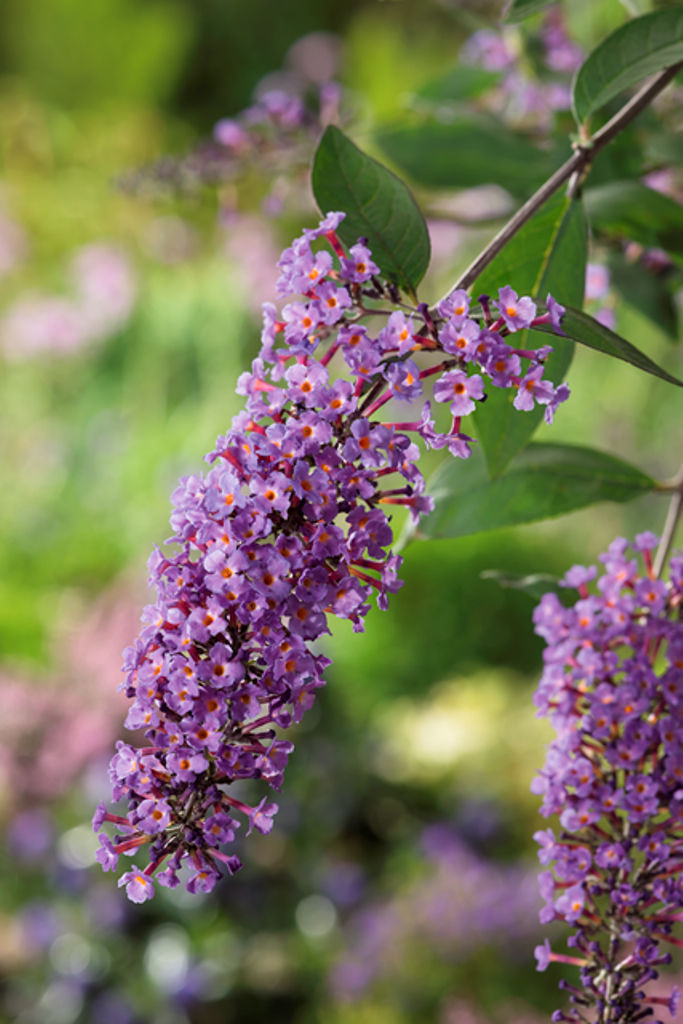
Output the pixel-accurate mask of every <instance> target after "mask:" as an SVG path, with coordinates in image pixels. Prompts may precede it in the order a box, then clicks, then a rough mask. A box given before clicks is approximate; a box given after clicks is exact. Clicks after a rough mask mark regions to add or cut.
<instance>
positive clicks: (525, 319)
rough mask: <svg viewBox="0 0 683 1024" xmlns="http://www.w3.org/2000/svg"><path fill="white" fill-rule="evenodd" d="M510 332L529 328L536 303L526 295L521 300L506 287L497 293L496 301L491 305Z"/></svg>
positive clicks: (534, 314) (534, 313) (514, 292)
mask: <svg viewBox="0 0 683 1024" xmlns="http://www.w3.org/2000/svg"><path fill="white" fill-rule="evenodd" d="M493 305H494V306H496V308H497V309H498V312H499V313H500V315H501V317H502V318H503V320H504V321H505V323H506V325H507V326H508V327H509V329H510V330H511V331H519V330H522V328H524V327H529V325H530V324H531V321H532V320H533V319H534V317H535V316H536V303H535V302H534V301H533V300H532V299H530V298H529V296H528V295H525V296H523V297H522V298H521V299H520V298H519V296H518V295H517V292H516V291H514V290H513V289H512V288H510V286H509V285H506V286H505V288H501V289H500V290H499V292H498V301H497V302H494V303H493Z"/></svg>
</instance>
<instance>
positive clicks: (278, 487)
mask: <svg viewBox="0 0 683 1024" xmlns="http://www.w3.org/2000/svg"><path fill="white" fill-rule="evenodd" d="M342 218H343V214H340V213H332V214H328V215H327V216H326V217H325V218H324V220H323V221H322V222H321V223H320V225H319V226H318V227H317V228H316V229H314V230H307V231H305V232H304V234H303V236H302V237H301V238H299V239H297V240H296V241H295V242H294V243H293V244H292V246H291V247H290V248H288V249H287V250H286V251H285V252H284V253H283V255H282V258H281V259H280V263H279V267H280V270H281V275H280V278H279V281H278V285H277V288H278V291H279V292H280V294H281V295H282V296H285V297H286V298H287V300H288V301H286V302H285V303H284V305H283V307H282V309H281V311H280V312H278V310H277V309H276V307H275V306H274V305H273V304H266V305H265V306H264V313H263V332H262V348H261V352H260V354H259V356H258V358H257V359H255V360H254V363H253V365H252V369H251V371H250V372H248V373H244V374H243V375H242V376H241V377H240V380H239V383H238V388H237V390H238V393H239V394H242V395H244V396H245V399H246V407H245V410H244V412H242V413H240V414H238V415H237V416H236V417H235V419H234V420H233V424H232V428H231V429H230V430H229V431H228V433H227V434H226V435H225V436H223V437H219V438H218V441H217V444H216V447H215V449H214V450H213V451H212V452H211V453H210V454H209V455H208V456H207V460H208V462H209V463H210V464H211V469H210V470H209V471H208V472H207V474H206V475H205V476H203V477H202V476H190V477H187V478H185V479H183V480H182V481H181V483H180V486H179V487H178V489H177V490H176V491H175V493H174V494H173V504H174V509H173V513H172V515H171V525H172V527H173V535H172V537H171V538H170V541H169V543H172V544H173V545H174V547H173V548H172V549H170V550H168V551H167V552H166V553H163V552H162V551H161V550H156V551H155V553H154V554H153V555H152V558H151V561H150V571H151V577H150V583H151V585H152V586H154V587H155V588H156V591H157V601H156V603H155V604H153V605H151V606H149V607H148V608H147V609H146V610H145V612H144V614H143V622H144V623H145V625H144V627H143V629H142V632H141V633H140V635H139V637H138V639H137V641H136V642H135V644H134V646H133V647H131V648H129V649H128V650H127V651H126V653H125V664H124V669H125V671H126V673H127V676H126V682H125V684H124V687H125V689H126V693H127V696H128V697H129V698H130V699H131V700H132V704H131V707H130V710H129V713H128V717H127V719H126V725H127V727H128V728H130V729H143V730H145V735H146V738H147V745H146V746H144V747H143V748H142V749H135V748H133V747H132V746H130V745H129V744H127V743H123V742H120V743H119V744H118V748H117V752H116V754H115V756H114V758H113V760H112V762H111V766H110V776H111V781H112V785H113V797H114V800H126V801H127V802H128V811H127V815H126V816H125V817H124V816H123V815H116V814H109V813H108V812H107V811H106V808H105V807H104V805H100V807H99V808H98V810H97V813H96V815H95V818H94V826H95V828H96V830H97V831H100V830H101V828H102V825H103V823H104V822H105V821H106V822H112V823H114V824H115V825H117V826H118V833H119V834H118V835H117V836H116V837H115V839H114V840H113V841H112V840H111V839H110V838H109V837H108V836H107V835H106V834H105V833H101V834H100V844H101V846H100V849H99V851H98V859H99V861H100V863H101V864H102V866H103V867H104V868H105V869H109V868H114V867H115V865H116V863H117V859H118V855H119V854H120V853H123V852H126V853H132V852H133V851H135V850H137V849H138V848H139V847H140V846H142V845H145V844H150V862H149V864H148V866H147V867H146V868H145V869H144V870H139V869H138V868H137V867H133V868H132V869H131V870H130V871H128V872H127V873H126V874H125V875H124V876H123V878H122V879H121V881H120V884H123V885H126V887H127V892H128V895H129V897H130V898H131V899H133V900H135V901H138V902H140V901H142V900H145V899H147V898H149V897H150V896H151V895H152V894H153V883H152V875H154V873H155V872H157V870H158V869H159V868H160V867H161V865H162V862H165V867H164V868H163V870H160V871H159V873H158V874H157V875H156V878H157V880H158V881H159V882H160V883H161V884H162V885H166V886H171V887H173V886H176V885H178V884H179V877H178V869H179V868H180V866H181V863H182V862H184V861H187V862H188V864H189V866H190V868H191V875H190V877H189V880H188V881H187V883H186V884H187V888H188V889H189V890H190V891H192V892H197V891H209V890H210V889H211V888H212V887H213V885H214V884H215V882H216V880H217V878H218V877H219V876H220V874H221V873H222V872H223V871H224V870H225V871H227V872H228V873H233V872H234V871H236V870H237V868H238V867H239V866H240V864H239V860H238V859H237V857H236V856H235V855H230V854H226V853H225V852H223V851H222V849H221V846H222V845H223V844H225V843H229V842H230V841H231V840H232V839H233V838H234V834H235V830H236V829H237V827H238V824H239V823H238V821H237V820H236V817H235V815H236V812H239V813H240V814H243V815H245V816H246V818H247V820H248V822H249V830H250V831H251V829H252V828H256V829H258V830H259V831H261V832H268V831H269V830H270V828H271V827H272V817H273V814H274V813H275V811H276V810H277V807H276V805H275V804H274V803H270V802H268V800H267V799H266V798H264V799H262V800H261V801H260V803H259V804H258V805H257V806H250V805H248V804H246V803H244V802H243V801H242V800H240V799H238V798H237V797H236V796H235V795H233V794H232V793H231V792H230V791H229V789H228V787H229V785H230V784H231V783H233V782H235V781H237V780H243V779H263V780H264V781H265V782H266V783H268V785H270V786H271V787H273V788H276V789H277V788H279V787H280V785H281V783H282V777H283V772H284V768H285V765H286V763H287V759H288V756H289V754H290V753H291V751H292V749H293V745H292V743H291V742H289V741H287V740H283V739H281V738H278V737H279V733H278V730H281V729H286V728H287V727H288V726H289V725H291V724H292V723H293V722H298V721H299V720H300V718H301V716H302V715H303V713H304V712H305V711H306V710H307V709H308V708H310V707H311V705H312V703H313V701H314V698H315V693H316V690H317V689H318V688H319V687H320V686H321V685H322V684H323V670H324V669H325V667H326V666H327V665H328V664H329V661H328V659H327V658H325V657H324V656H323V655H321V654H319V653H315V652H314V650H313V649H312V648H311V644H312V643H313V641H315V640H317V639H318V638H319V637H320V636H321V635H322V634H324V633H328V632H329V629H328V625H327V616H328V615H329V614H332V615H336V616H338V617H339V618H344V619H349V620H350V621H351V623H352V625H353V628H354V630H362V628H363V618H364V616H365V615H366V613H367V611H368V608H369V603H368V598H369V596H370V595H371V594H372V593H373V592H376V594H377V603H378V605H379V606H380V607H381V608H384V607H386V605H387V600H388V595H389V594H390V593H391V592H392V591H395V590H396V589H397V588H398V587H399V586H400V582H399V580H398V578H397V573H398V569H399V566H400V563H401V559H400V558H399V557H398V556H396V555H392V554H391V553H390V546H391V544H392V541H393V533H392V528H391V525H390V519H389V516H388V514H387V511H386V508H387V506H389V507H391V506H394V505H400V506H404V507H406V508H407V509H408V510H409V511H410V513H411V515H412V516H413V517H414V518H415V519H418V518H419V517H420V515H421V514H423V513H425V512H428V511H429V510H430V508H431V505H432V502H431V499H429V498H428V497H427V496H426V495H425V494H424V480H423V478H422V475H421V473H420V471H419V470H418V468H417V459H418V457H419V448H418V446H417V445H416V443H415V441H414V440H411V437H410V436H409V434H410V433H411V432H412V433H414V434H416V435H418V436H419V437H421V438H422V439H423V441H424V442H426V444H427V445H429V446H431V447H434V448H443V447H447V448H449V449H450V451H451V452H452V453H453V454H454V455H457V456H460V457H467V456H468V455H469V454H470V448H469V445H470V442H471V438H470V437H468V436H467V435H466V434H464V433H463V432H462V431H461V420H462V418H463V417H464V416H466V415H467V414H468V413H470V412H471V411H472V410H473V409H474V408H475V405H476V403H477V402H480V401H482V400H483V398H484V397H485V394H484V380H485V378H487V379H488V380H489V381H490V382H491V383H492V384H494V385H495V386H498V387H515V388H517V395H516V397H515V405H516V406H517V407H518V408H520V409H527V408H531V406H533V404H534V402H540V403H541V404H544V405H545V406H546V415H547V417H548V418H549V419H551V418H552V414H553V410H554V409H555V407H556V406H557V404H558V402H560V401H563V400H564V399H565V398H566V397H567V394H568V389H567V388H566V385H562V386H560V387H559V388H554V387H553V386H552V385H550V384H549V383H548V382H546V381H544V380H543V378H542V374H543V359H544V357H545V355H546V354H547V352H548V349H547V348H544V349H541V350H540V351H539V352H531V351H522V350H518V349H514V348H512V347H511V346H510V345H509V344H508V343H507V342H506V340H505V336H506V335H507V334H509V333H510V332H512V331H515V330H518V329H520V328H523V327H528V326H530V325H532V324H536V323H539V322H550V323H553V324H555V326H556V327H558V329H559V319H560V316H561V314H562V308H561V307H560V306H558V304H557V303H556V302H554V300H553V299H552V298H551V297H548V302H547V306H548V309H547V312H545V313H542V314H540V315H539V316H537V311H536V306H535V304H534V303H533V302H532V301H531V299H529V298H524V297H522V298H519V297H518V296H517V295H516V294H515V292H513V291H512V289H511V288H503V289H501V292H500V295H499V298H498V300H497V302H494V303H490V302H489V300H488V299H487V298H486V297H483V298H482V299H480V304H481V309H482V312H481V315H480V316H479V318H477V317H476V316H475V314H474V311H473V310H470V308H469V307H470V299H469V297H468V296H467V294H466V293H465V292H462V291H457V292H454V293H453V294H452V295H450V296H449V297H448V299H447V300H445V301H444V302H442V303H441V304H440V305H439V307H438V310H437V311H436V312H434V313H430V312H429V311H428V310H427V308H426V307H425V306H420V307H418V308H417V309H414V310H411V309H409V307H404V306H402V304H401V303H400V301H399V295H398V292H397V289H396V288H395V286H393V285H391V284H387V283H385V282H383V281H382V280H381V278H380V276H379V271H378V268H377V266H376V265H375V263H374V262H373V260H372V255H371V253H370V251H369V250H368V248H367V246H366V244H365V242H364V241H363V240H359V241H358V243H357V244H356V245H353V246H351V248H350V249H349V250H348V251H347V250H345V249H344V248H343V247H342V245H341V243H340V241H339V239H338V237H337V235H336V232H335V229H336V228H337V226H338V225H339V223H340V221H341V220H342ZM325 241H327V243H329V247H327V246H325V244H324V243H325ZM335 257H336V262H335ZM387 302H389V303H390V308H389V309H387V308H386V303H387ZM490 306H493V307H494V308H495V309H497V315H496V314H494V313H493V312H491V309H490ZM396 307H398V308H396ZM405 309H408V313H407V315H406V312H404V310H405ZM367 319H370V320H371V323H373V324H381V325H383V326H381V329H379V331H378V332H377V333H376V334H371V333H370V328H369V327H368V326H367V325H366V324H364V323H362V322H361V321H363V320H367ZM321 353H322V354H321ZM335 357H336V362H337V364H341V365H340V368H339V372H340V374H343V376H338V377H337V378H336V379H335V378H333V377H332V375H331V373H330V369H329V367H330V364H331V362H332V360H333V359H335ZM523 360H524V362H525V364H526V366H527V368H526V370H523V369H522V361H523ZM473 371H478V372H473ZM429 377H435V378H436V383H435V385H434V398H435V400H436V401H437V402H442V403H445V404H447V405H448V406H449V409H450V412H451V426H450V429H449V430H448V431H447V432H446V433H442V432H440V431H438V430H437V429H436V427H435V425H434V422H433V420H432V419H431V417H430V407H429V403H428V402H424V404H423V407H422V410H421V412H420V414H419V415H418V416H417V418H416V419H414V420H412V421H410V422H405V423H398V422H392V421H386V422H381V421H379V420H378V419H376V418H375V413H377V411H378V410H379V409H381V408H382V407H383V406H385V405H386V403H388V402H389V401H390V400H391V399H395V400H405V401H412V400H414V399H416V398H419V397H421V396H422V392H423V387H424V382H425V380H426V379H427V378H429Z"/></svg>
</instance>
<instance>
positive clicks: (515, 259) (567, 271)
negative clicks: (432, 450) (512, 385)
mask: <svg viewBox="0 0 683 1024" xmlns="http://www.w3.org/2000/svg"><path fill="white" fill-rule="evenodd" d="M586 255H587V243H586V223H585V218H584V214H583V209H582V206H581V200H580V199H568V198H567V197H566V196H563V195H560V194H556V195H555V196H553V197H552V198H551V199H549V200H548V202H547V203H546V204H545V205H544V206H543V207H542V208H541V209H540V210H539V211H538V213H537V214H536V215H535V216H534V217H532V219H531V220H530V221H529V222H528V223H527V224H525V225H524V227H523V228H522V229H521V231H519V232H518V233H517V234H516V235H515V237H514V238H513V239H512V240H511V241H510V242H509V243H508V245H507V246H506V247H505V248H504V249H503V251H502V252H500V253H499V254H498V256H496V258H495V259H494V260H493V261H492V263H490V264H489V266H488V267H487V268H486V270H484V272H483V273H482V274H481V276H480V277H479V278H478V279H477V280H476V281H475V283H474V286H473V289H472V294H473V295H474V296H475V297H476V296H478V295H481V294H482V292H483V293H486V294H488V295H492V296H493V297H494V298H497V295H498V289H499V288H502V287H503V285H506V284H509V285H511V286H512V288H514V289H515V291H516V292H517V293H518V294H520V295H533V296H538V298H539V299H540V300H541V301H542V302H545V299H546V296H547V294H548V292H550V294H551V295H552V296H553V298H555V299H557V301H558V302H561V303H562V305H566V303H572V304H576V305H577V306H580V305H581V303H582V302H583V291H584V286H585V282H586ZM528 344H529V343H528V338H527V332H526V331H524V332H521V333H519V334H516V335H515V346H516V347H518V348H527V347H528ZM552 345H553V352H552V355H551V356H550V357H549V359H548V363H547V367H548V368H547V372H546V374H545V376H546V377H547V379H548V380H551V381H553V382H554V383H555V384H561V383H562V381H563V380H564V377H565V374H566V372H567V370H568V369H569V364H570V363H571V359H572V355H573V345H572V344H571V343H570V342H568V341H567V340H566V339H564V338H558V337H557V335H555V336H554V338H553V342H552ZM514 397H515V392H514V390H513V389H505V390H502V389H500V388H491V389H490V390H489V392H488V398H487V400H486V402H485V403H484V404H483V405H480V406H478V407H477V410H476V412H475V414H474V422H475V427H476V431H477V436H478V438H479V440H480V441H481V445H482V448H483V449H484V454H485V456H486V462H487V464H488V467H489V472H490V474H491V476H498V475H500V474H501V473H502V472H503V470H504V469H505V467H506V466H507V464H508V462H509V461H510V459H512V458H514V456H515V455H517V453H518V452H520V451H521V450H522V448H524V446H525V445H526V444H527V443H528V442H529V440H530V439H531V437H532V435H533V433H534V431H535V430H536V428H537V426H538V425H539V423H540V422H541V419H542V418H543V410H542V409H539V408H536V409H534V410H533V411H531V412H519V411H518V410H517V409H515V408H514V407H513V405H512V402H513V400H514Z"/></svg>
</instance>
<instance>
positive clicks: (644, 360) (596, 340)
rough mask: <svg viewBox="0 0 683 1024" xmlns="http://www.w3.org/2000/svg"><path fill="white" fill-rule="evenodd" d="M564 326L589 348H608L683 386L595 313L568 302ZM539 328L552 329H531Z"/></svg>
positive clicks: (610, 352)
mask: <svg viewBox="0 0 683 1024" xmlns="http://www.w3.org/2000/svg"><path fill="white" fill-rule="evenodd" d="M562 330H563V331H564V333H565V334H566V335H567V337H568V338H571V340H572V341H578V342H579V344H580V345H586V346H587V347H588V348H594V349H595V350H596V351H597V352H604V353H605V355H608V356H612V357H613V358H614V359H621V360H623V361H624V362H625V363H631V365H632V366H637V367H638V369H639V370H644V371H645V373H651V374H652V375H653V376H654V377H660V378H661V380H665V381H668V383H669V384H677V385H678V387H679V388H683V381H680V380H678V378H677V377H673V376H672V375H671V374H670V373H667V371H666V370H663V369H662V367H661V366H657V364H656V363H655V362H653V361H652V359H650V358H649V356H646V355H645V353H644V352H641V351H640V349H637V348H636V347H635V345H632V344H631V343H630V341H626V339H625V338H622V337H621V336H620V335H619V334H615V332H614V331H610V329H609V327H605V326H604V325H603V324H601V323H598V321H597V320H595V319H594V318H593V317H592V316H589V315H588V313H583V312H582V311H581V310H580V309H571V308H570V307H569V306H567V312H566V313H565V315H564V318H563V320H562ZM537 331H538V332H540V331H542V332H543V333H544V334H545V333H552V332H549V331H548V328H547V327H538V328H535V329H534V331H532V332H531V333H532V334H534V333H536V332H537Z"/></svg>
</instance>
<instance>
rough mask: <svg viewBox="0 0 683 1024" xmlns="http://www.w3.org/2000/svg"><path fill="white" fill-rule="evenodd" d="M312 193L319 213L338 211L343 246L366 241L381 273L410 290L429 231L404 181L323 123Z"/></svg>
mask: <svg viewBox="0 0 683 1024" xmlns="http://www.w3.org/2000/svg"><path fill="white" fill-rule="evenodd" d="M312 184H313V194H314V195H315V198H316V202H317V203H318V206H319V207H320V209H321V210H322V212H323V213H328V212H329V211H331V210H343V211H344V213H345V214H346V217H345V219H344V220H343V221H342V223H341V224H340V225H339V228H338V231H337V233H338V234H339V236H340V238H341V239H342V241H343V242H345V243H346V244H347V245H355V243H356V242H357V241H358V239H359V238H360V237H363V236H364V237H365V238H367V240H368V245H369V247H370V249H371V250H372V258H373V260H374V261H375V263H376V264H377V266H378V267H379V268H380V270H381V271H382V273H383V274H384V275H385V276H386V277H388V278H389V279H390V280H391V281H394V282H395V283H396V284H397V285H398V286H399V287H400V288H403V289H405V290H406V291H408V292H410V293H411V294H412V295H414V294H415V289H416V288H417V285H418V284H419V283H420V281H421V280H422V278H423V277H424V274H425V271H426V269H427V267H428V266H429V256H430V245H429V232H428V231H427V225H426V224H425V221H424V217H423V216H422V214H421V213H420V210H419V208H418V206H417V203H416V202H415V200H414V199H413V196H412V194H411V193H410V191H409V189H408V188H407V186H406V185H404V183H403V182H402V181H401V180H400V178H397V177H396V175H395V174H393V173H392V172H391V171H390V170H388V168H386V167H384V166H383V165H382V164H380V163H378V162H377V160H373V159H372V157H369V156H367V154H366V153H363V152H362V150H360V149H358V147H357V146H356V145H354V143H353V142H351V140H350V139H347V137H346V136H345V135H344V134H343V132H340V131H339V129H338V128H335V127H334V125H329V126H328V127H327V128H326V129H325V131H324V133H323V136H322V138H321V140H320V143H319V144H318V148H317V150H316V153H315V157H314V160H313V175H312Z"/></svg>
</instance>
